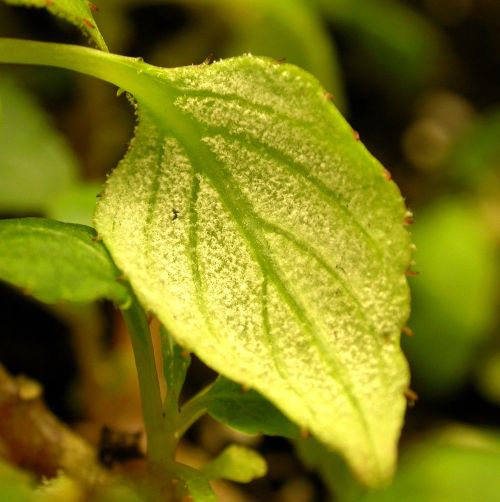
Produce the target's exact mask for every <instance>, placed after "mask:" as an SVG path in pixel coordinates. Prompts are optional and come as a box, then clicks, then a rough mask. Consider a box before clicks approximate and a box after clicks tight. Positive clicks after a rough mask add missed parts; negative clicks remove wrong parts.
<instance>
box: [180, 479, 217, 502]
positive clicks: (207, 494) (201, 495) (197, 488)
mask: <svg viewBox="0 0 500 502" xmlns="http://www.w3.org/2000/svg"><path fill="white" fill-rule="evenodd" d="M186 485H187V487H188V489H189V493H190V495H191V497H192V499H193V501H194V502H219V499H218V498H217V496H216V495H215V493H214V491H213V490H212V487H211V486H210V481H208V479H205V478H202V477H195V478H192V479H190V480H189V481H187V482H186Z"/></svg>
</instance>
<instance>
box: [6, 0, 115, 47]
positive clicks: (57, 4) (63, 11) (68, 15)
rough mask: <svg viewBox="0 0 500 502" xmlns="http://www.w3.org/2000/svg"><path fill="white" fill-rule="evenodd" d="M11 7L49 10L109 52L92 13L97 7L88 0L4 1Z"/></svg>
mask: <svg viewBox="0 0 500 502" xmlns="http://www.w3.org/2000/svg"><path fill="white" fill-rule="evenodd" d="M3 1H4V2H5V3H7V4H10V5H20V6H24V7H35V8H37V9H47V10H48V11H49V12H50V13H51V14H53V15H55V16H58V17H60V18H62V19H65V20H66V21H68V22H69V23H71V24H73V25H74V26H76V27H77V28H79V29H80V30H81V31H82V32H83V33H84V34H85V35H86V36H87V37H88V38H89V39H90V40H92V42H93V43H94V44H95V45H96V47H98V48H99V49H101V50H104V51H107V50H108V48H107V47H106V42H104V39H103V38H102V35H101V32H100V31H99V28H97V25H96V22H95V21H94V15H93V13H92V11H95V10H96V9H97V7H96V6H95V5H94V4H93V3H92V2H90V1H88V0H3Z"/></svg>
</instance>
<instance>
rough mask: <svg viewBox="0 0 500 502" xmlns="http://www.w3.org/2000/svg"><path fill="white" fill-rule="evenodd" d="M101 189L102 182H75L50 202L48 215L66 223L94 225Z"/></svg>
mask: <svg viewBox="0 0 500 502" xmlns="http://www.w3.org/2000/svg"><path fill="white" fill-rule="evenodd" d="M101 189H102V183H93V182H79V183H75V184H73V185H72V186H71V187H70V188H69V189H68V190H65V191H64V192H63V193H61V194H60V195H59V196H58V197H56V198H54V199H53V200H52V201H51V202H50V204H48V207H47V216H48V217H49V218H51V219H54V220H58V221H64V222H65V223H78V224H80V225H87V226H92V223H93V221H92V220H93V219H94V209H95V204H96V201H97V197H98V196H99V192H100V191H101Z"/></svg>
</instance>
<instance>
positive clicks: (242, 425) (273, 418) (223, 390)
mask: <svg viewBox="0 0 500 502" xmlns="http://www.w3.org/2000/svg"><path fill="white" fill-rule="evenodd" d="M203 401H204V403H206V408H207V412H208V413H209V415H211V416H212V417H213V418H215V419H216V420H218V421H219V422H222V423H224V424H226V425H229V426H230V427H233V428H234V429H236V430H238V431H241V432H244V433H246V434H259V433H261V434H265V435H267V436H283V437H288V438H295V437H298V436H299V428H298V427H297V425H295V424H294V423H293V422H291V421H290V420H288V418H286V417H285V415H283V413H281V411H279V410H278V409H277V408H276V407H275V406H273V405H272V404H271V403H270V402H269V401H267V400H266V399H264V398H263V397H262V396H261V395H260V394H259V393H258V392H256V391H255V390H247V391H244V389H243V388H242V386H241V385H240V384H237V383H235V382H231V381H230V380H228V379H227V378H224V377H219V378H218V379H217V381H216V382H215V384H214V385H213V386H212V387H211V388H210V390H209V392H208V393H207V394H206V395H205V396H204V398H203Z"/></svg>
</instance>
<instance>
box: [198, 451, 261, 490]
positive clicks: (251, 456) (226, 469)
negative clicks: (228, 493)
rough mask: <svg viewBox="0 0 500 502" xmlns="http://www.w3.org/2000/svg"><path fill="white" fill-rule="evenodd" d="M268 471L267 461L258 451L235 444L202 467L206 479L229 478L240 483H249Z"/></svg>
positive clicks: (202, 473)
mask: <svg viewBox="0 0 500 502" xmlns="http://www.w3.org/2000/svg"><path fill="white" fill-rule="evenodd" d="M266 472H267V465H266V461H265V460H264V459H263V458H262V457H261V456H260V455H259V454H258V453H257V452H256V451H254V450H250V449H249V448H245V447H244V446H240V445H235V444H233V445H231V446H228V447H227V448H226V449H225V450H224V451H223V452H222V453H221V454H220V455H219V456H218V457H217V458H215V459H214V460H212V461H211V462H209V463H208V464H207V465H205V466H204V467H203V469H201V475H202V476H204V477H205V478H206V479H228V480H230V481H237V482H238V483H249V482H250V481H252V480H254V479H256V478H260V477H262V476H265V475H266Z"/></svg>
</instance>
